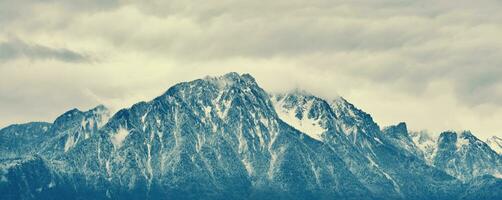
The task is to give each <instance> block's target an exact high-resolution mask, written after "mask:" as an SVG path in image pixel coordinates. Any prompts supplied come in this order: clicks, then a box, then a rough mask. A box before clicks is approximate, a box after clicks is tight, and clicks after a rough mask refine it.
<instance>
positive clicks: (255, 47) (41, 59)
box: [0, 0, 502, 139]
mask: <svg viewBox="0 0 502 200" xmlns="http://www.w3.org/2000/svg"><path fill="white" fill-rule="evenodd" d="M147 2H148V3H147ZM501 9H502V3H501V2H500V1H498V0H481V1H472V0H457V1H446V0H445V1H443V0H423V1H415V0H352V1H336V0H308V1H307V0H304V1H299V0H276V1H273V2H271V1H268V0H267V1H261V0H253V1H238V0H228V1H211V0H210V1H207V0H206V1H197V0H169V1H160V0H151V1H135V0H72V1H64V0H0V127H4V126H6V125H8V124H11V123H22V122H27V121H53V120H54V118H55V117H57V116H58V115H59V114H61V113H62V112H64V111H66V110H69V109H71V108H74V107H76V108H79V109H82V110H85V109H89V108H91V107H93V106H95V105H97V104H105V105H107V106H108V107H111V108H112V109H120V108H122V107H128V106H130V105H132V104H133V103H135V102H137V101H141V100H149V99H152V98H154V97H155V96H157V95H160V94H161V93H163V92H164V91H165V90H167V88H168V87H170V86H172V85H173V84H175V83H177V82H180V81H187V80H192V79H196V78H201V77H204V76H205V75H221V74H224V73H226V72H230V71H236V72H240V73H250V74H252V75H253V76H254V77H255V78H256V79H257V81H258V82H259V84H260V85H261V86H262V87H263V88H265V89H266V90H268V91H272V92H282V91H286V90H290V89H294V88H300V89H304V90H307V91H311V92H312V93H314V94H317V95H320V96H323V97H325V98H334V97H335V96H337V95H341V96H344V97H345V98H346V99H348V100H349V101H351V102H352V103H354V104H356V105H357V106H358V107H360V108H362V109H363V110H365V111H367V112H369V113H371V114H372V116H373V117H374V118H375V120H376V121H377V122H378V123H379V124H380V125H381V126H386V125H391V124H395V123H398V122H400V121H405V122H407V123H408V126H409V127H410V128H411V129H414V130H422V129H427V130H430V131H433V132H440V131H442V130H464V129H468V130H472V131H473V132H474V134H476V135H478V136H479V137H481V138H483V139H485V138H487V137H489V136H492V135H497V136H499V137H502V39H501V35H502V12H500V10H501Z"/></svg>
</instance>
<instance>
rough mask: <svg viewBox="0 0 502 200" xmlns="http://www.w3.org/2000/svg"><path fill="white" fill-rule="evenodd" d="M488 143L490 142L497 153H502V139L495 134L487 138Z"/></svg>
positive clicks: (489, 144)
mask: <svg viewBox="0 0 502 200" xmlns="http://www.w3.org/2000/svg"><path fill="white" fill-rule="evenodd" d="M486 144H488V146H490V148H491V149H492V150H493V151H495V152H497V154H499V155H500V154H502V139H500V138H498V137H497V136H493V137H491V138H489V139H488V140H486Z"/></svg>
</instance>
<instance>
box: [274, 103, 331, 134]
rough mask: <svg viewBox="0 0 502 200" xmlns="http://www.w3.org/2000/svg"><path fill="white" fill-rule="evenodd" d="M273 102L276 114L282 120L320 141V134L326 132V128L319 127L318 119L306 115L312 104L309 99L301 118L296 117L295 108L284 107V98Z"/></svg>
mask: <svg viewBox="0 0 502 200" xmlns="http://www.w3.org/2000/svg"><path fill="white" fill-rule="evenodd" d="M273 104H274V108H275V111H276V112H277V115H278V116H279V118H280V119H281V120H282V121H284V122H286V123H288V124H289V125H290V126H292V127H293V128H295V129H297V130H299V131H301V132H303V133H305V134H307V135H308V136H310V137H311V138H313V139H316V140H319V141H322V135H323V133H324V132H326V129H325V128H323V127H321V124H320V120H314V119H311V118H309V117H308V111H309V110H310V108H311V106H312V101H309V102H308V103H307V104H306V105H305V109H304V110H303V111H302V112H303V113H302V118H301V119H299V118H297V117H296V114H295V113H296V112H297V110H296V109H287V108H285V107H284V100H281V101H273Z"/></svg>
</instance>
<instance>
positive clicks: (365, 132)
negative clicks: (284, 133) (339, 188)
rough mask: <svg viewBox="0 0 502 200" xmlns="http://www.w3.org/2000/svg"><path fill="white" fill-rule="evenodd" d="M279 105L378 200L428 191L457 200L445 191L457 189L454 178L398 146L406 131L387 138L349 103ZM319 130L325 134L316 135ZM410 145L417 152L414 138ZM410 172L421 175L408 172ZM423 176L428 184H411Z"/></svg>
mask: <svg viewBox="0 0 502 200" xmlns="http://www.w3.org/2000/svg"><path fill="white" fill-rule="evenodd" d="M273 102H274V104H275V107H276V110H277V112H278V113H279V116H280V117H281V118H284V119H283V120H284V121H286V122H288V123H290V124H294V125H293V127H295V128H297V129H298V130H300V131H305V132H306V133H305V134H306V135H309V136H310V137H312V138H316V139H317V140H319V141H321V142H323V143H325V144H326V145H328V146H329V147H330V148H332V149H333V150H334V151H335V152H336V153H337V154H338V155H340V157H341V158H342V160H343V161H344V162H345V164H346V165H347V166H349V169H350V170H351V171H352V172H353V173H354V174H355V175H356V176H357V177H358V178H359V179H360V180H361V182H363V184H365V186H366V187H367V188H369V189H370V191H372V192H373V193H375V195H376V196H377V197H380V198H384V199H389V198H392V199H398V198H408V199H420V198H426V197H424V196H423V195H422V194H421V193H422V192H418V191H417V190H422V191H426V190H427V191H429V192H428V194H429V195H430V196H429V197H433V198H446V197H447V196H449V197H450V198H451V197H452V196H453V195H455V194H454V193H448V192H446V193H445V192H444V190H445V188H448V187H450V186H452V185H454V184H456V183H457V182H456V180H455V179H454V178H452V177H450V176H448V175H447V174H445V173H443V172H441V171H439V170H436V169H435V168H432V167H430V166H427V165H426V164H425V163H424V162H423V161H422V160H421V159H418V158H417V157H416V155H415V154H409V153H408V154H407V153H406V152H403V151H402V147H403V146H396V145H395V143H393V142H396V143H397V140H400V139H402V138H401V136H399V137H398V136H397V135H398V134H401V135H403V137H404V136H406V135H407V131H406V130H405V131H404V132H405V133H404V134H403V133H402V132H399V131H396V132H395V133H396V135H395V136H394V135H393V136H392V137H386V135H385V134H384V133H382V132H381V131H380V129H379V127H378V125H377V124H376V123H375V122H374V121H373V120H372V118H371V116H370V115H368V114H367V113H364V112H363V111H361V110H360V109H358V108H356V107H355V106H354V105H352V104H350V103H348V102H347V100H345V99H343V98H338V99H336V100H334V101H333V102H332V103H328V102H326V101H324V100H322V99H320V98H318V97H315V96H312V95H309V94H305V93H299V92H295V93H290V94H285V95H277V96H275V97H273ZM281 113H282V114H281ZM306 126H307V127H318V128H305V127H306ZM399 128H401V127H398V128H397V129H398V130H399ZM318 130H323V131H319V132H317V133H316V132H315V131H318ZM308 131H312V132H310V133H309V132H308ZM389 134H394V132H392V133H389ZM389 138H393V139H394V140H391V139H389ZM399 144H400V143H399ZM407 144H409V145H411V146H413V142H411V139H410V138H409V137H408V140H407ZM414 152H418V151H417V150H414ZM410 168H412V169H415V170H414V171H410V170H408V169H410ZM419 174H420V176H422V177H423V179H422V180H416V181H415V183H416V185H415V183H410V182H409V180H408V178H409V177H413V176H419ZM422 181H423V182H422ZM425 183H426V184H428V185H427V188H426V187H424V184H425ZM446 190H447V189H446Z"/></svg>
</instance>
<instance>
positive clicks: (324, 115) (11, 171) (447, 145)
mask: <svg viewBox="0 0 502 200" xmlns="http://www.w3.org/2000/svg"><path fill="white" fill-rule="evenodd" d="M458 138H461V139H458ZM417 141H418V140H416V139H415V137H414V135H413V134H412V133H409V132H408V130H407V127H406V124H405V123H400V124H398V125H396V126H391V127H387V128H384V129H380V127H379V126H378V124H376V123H375V122H374V121H373V119H372V117H371V116H370V115H369V114H367V113H365V112H364V111H362V110H361V109H358V108H357V107H356V106H355V105H353V104H351V103H349V102H348V101H347V100H346V99H344V98H342V97H339V98H336V99H333V100H324V99H322V98H319V97H316V96H314V95H311V94H308V93H306V92H297V91H296V92H291V93H286V94H269V93H267V92H266V91H264V90H263V89H262V88H261V87H260V86H259V85H258V84H257V82H256V81H255V79H254V78H253V77H252V76H251V75H249V74H243V75H239V74H237V73H229V74H226V75H223V76H220V77H206V78H203V79H197V80H194V81H190V82H183V83H179V84H176V85H174V86H173V87H171V88H169V89H168V90H167V91H166V92H165V93H164V94H162V95H161V96H159V97H157V98H155V99H153V100H151V101H148V102H139V103H137V104H135V105H133V106H132V107H130V108H125V109H122V110H120V111H118V112H117V113H115V114H113V115H112V114H111V113H110V112H109V111H108V109H106V108H105V107H104V106H98V107H96V108H94V109H91V110H89V111H85V112H83V111H79V110H76V109H74V110H71V111H68V112H66V113H64V114H63V115H61V116H60V117H58V118H57V119H56V120H55V121H54V122H53V123H38V122H37V123H28V124H22V125H13V126H9V127H6V128H4V129H2V130H0V144H1V146H0V152H1V153H2V154H1V157H0V168H1V170H0V198H1V199H476V198H479V197H484V198H486V199H497V198H501V197H502V191H501V188H502V187H500V186H502V181H501V179H500V174H498V173H499V172H500V168H501V166H500V159H501V158H500V156H499V155H498V154H496V153H495V154H492V153H490V152H493V150H491V149H490V148H489V147H488V145H486V144H485V143H484V142H482V141H479V140H477V139H476V138H475V137H474V136H472V135H468V134H462V135H461V136H459V137H458V136H452V135H451V134H445V135H444V136H443V137H440V139H439V141H437V142H431V146H434V147H433V149H434V150H433V151H432V152H433V154H434V155H433V156H429V157H431V158H432V159H430V160H431V161H432V162H429V161H427V160H428V159H427V158H428V153H429V152H428V151H423V149H422V148H420V147H421V146H422V144H421V143H417ZM420 141H421V140H420ZM459 141H460V142H459ZM465 141H467V142H465ZM436 144H437V146H435V145H436ZM457 146H460V147H459V148H457ZM452 148H453V149H452ZM459 149H461V150H459ZM487 152H488V153H487ZM493 153H494V152H493ZM480 167H482V168H483V169H489V170H481V168H480Z"/></svg>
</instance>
